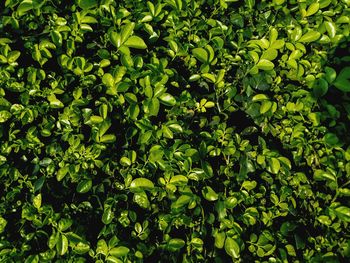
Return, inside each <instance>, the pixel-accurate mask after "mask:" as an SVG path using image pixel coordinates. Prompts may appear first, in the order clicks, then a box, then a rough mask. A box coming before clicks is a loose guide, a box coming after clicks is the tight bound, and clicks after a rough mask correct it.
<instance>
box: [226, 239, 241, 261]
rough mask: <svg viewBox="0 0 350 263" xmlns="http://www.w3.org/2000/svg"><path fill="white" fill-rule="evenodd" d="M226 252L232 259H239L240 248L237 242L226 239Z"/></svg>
mask: <svg viewBox="0 0 350 263" xmlns="http://www.w3.org/2000/svg"><path fill="white" fill-rule="evenodd" d="M225 251H226V253H227V254H228V255H229V256H230V257H232V258H239V254H240V248H239V245H238V244H237V242H236V241H235V240H234V239H233V238H231V237H226V240H225Z"/></svg>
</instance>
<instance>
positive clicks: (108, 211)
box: [102, 207, 114, 225]
mask: <svg viewBox="0 0 350 263" xmlns="http://www.w3.org/2000/svg"><path fill="white" fill-rule="evenodd" d="M113 218H114V213H113V211H112V208H111V207H107V208H105V210H104V211H103V215H102V223H104V224H105V225H108V224H110V223H111V222H112V220H113Z"/></svg>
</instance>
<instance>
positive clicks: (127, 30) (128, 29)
mask: <svg viewBox="0 0 350 263" xmlns="http://www.w3.org/2000/svg"><path fill="white" fill-rule="evenodd" d="M134 28H135V23H134V22H131V23H128V24H126V25H125V26H124V27H123V29H122V31H121V32H120V34H121V42H122V44H123V43H124V42H125V41H126V40H127V39H128V38H129V37H130V36H131V34H132V31H133V30H134Z"/></svg>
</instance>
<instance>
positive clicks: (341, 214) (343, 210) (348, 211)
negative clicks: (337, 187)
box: [334, 206, 350, 223]
mask: <svg viewBox="0 0 350 263" xmlns="http://www.w3.org/2000/svg"><path fill="white" fill-rule="evenodd" d="M334 212H335V214H336V215H337V217H338V218H339V219H340V220H342V221H344V222H347V223H350V208H349V207H346V206H338V207H337V208H335V209H334Z"/></svg>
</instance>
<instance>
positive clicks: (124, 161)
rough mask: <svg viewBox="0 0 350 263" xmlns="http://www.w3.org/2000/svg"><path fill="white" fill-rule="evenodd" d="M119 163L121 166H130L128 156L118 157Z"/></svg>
mask: <svg viewBox="0 0 350 263" xmlns="http://www.w3.org/2000/svg"><path fill="white" fill-rule="evenodd" d="M119 162H120V164H121V165H123V166H130V165H131V161H130V159H129V158H128V157H125V156H123V157H122V158H120V161H119Z"/></svg>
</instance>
